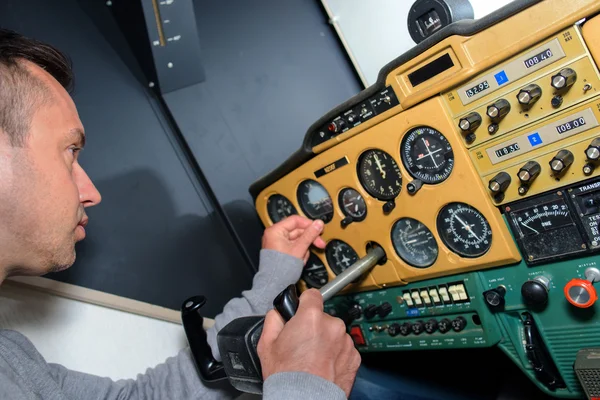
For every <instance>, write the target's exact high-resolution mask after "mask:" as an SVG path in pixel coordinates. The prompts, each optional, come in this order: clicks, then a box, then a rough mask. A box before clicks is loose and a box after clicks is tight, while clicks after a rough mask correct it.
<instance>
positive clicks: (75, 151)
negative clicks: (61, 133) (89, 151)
mask: <svg viewBox="0 0 600 400" xmlns="http://www.w3.org/2000/svg"><path fill="white" fill-rule="evenodd" d="M69 151H70V152H71V153H72V154H73V155H74V156H77V154H79V152H80V151H81V147H75V146H73V147H69Z"/></svg>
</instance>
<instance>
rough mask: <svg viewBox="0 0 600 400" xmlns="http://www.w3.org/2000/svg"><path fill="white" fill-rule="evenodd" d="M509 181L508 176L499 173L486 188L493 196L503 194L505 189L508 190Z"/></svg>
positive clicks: (504, 173)
mask: <svg viewBox="0 0 600 400" xmlns="http://www.w3.org/2000/svg"><path fill="white" fill-rule="evenodd" d="M511 180H512V179H511V177H510V175H509V174H507V173H506V172H499V173H498V174H497V175H496V176H494V177H493V178H492V179H491V180H490V183H489V185H488V188H489V189H490V191H491V192H492V193H493V194H494V195H497V194H500V193H504V192H505V191H506V189H508V186H509V185H510V181H511Z"/></svg>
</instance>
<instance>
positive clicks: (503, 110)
mask: <svg viewBox="0 0 600 400" xmlns="http://www.w3.org/2000/svg"><path fill="white" fill-rule="evenodd" d="M509 112H510V103H509V102H508V101H507V100H504V99H500V100H496V101H495V102H494V103H492V104H490V105H489V106H488V108H487V111H486V114H487V116H488V117H490V118H491V120H492V121H493V122H495V123H498V122H500V121H501V120H502V118H504V117H506V114H508V113H509Z"/></svg>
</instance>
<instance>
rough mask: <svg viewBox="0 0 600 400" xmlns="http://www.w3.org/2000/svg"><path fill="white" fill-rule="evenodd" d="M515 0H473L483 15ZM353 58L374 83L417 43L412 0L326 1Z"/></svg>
mask: <svg viewBox="0 0 600 400" xmlns="http://www.w3.org/2000/svg"><path fill="white" fill-rule="evenodd" d="M511 1H512V0H495V1H491V0H471V4H472V5H473V10H474V13H475V18H481V17H483V16H485V15H487V14H489V13H491V12H492V11H495V10H497V9H498V8H500V7H502V6H504V5H506V4H508V3H510V2H511ZM322 2H323V5H324V6H325V9H326V10H327V12H328V14H329V17H330V22H331V23H332V24H333V25H334V27H335V28H336V30H337V32H338V34H339V35H340V38H341V39H342V41H343V42H344V45H345V46H346V50H347V51H348V53H349V54H350V57H351V58H352V59H353V62H354V65H355V68H356V69H357V71H358V73H359V75H360V76H361V79H362V80H363V84H364V85H365V87H366V86H369V85H372V84H373V83H374V82H375V81H376V80H377V74H378V73H379V70H380V69H381V68H382V67H383V66H384V65H385V64H387V63H388V62H390V61H392V60H393V59H394V58H396V57H398V56H400V55H401V54H402V53H404V52H406V51H407V50H409V49H410V48H411V47H413V46H414V45H415V43H414V42H413V40H412V38H411V37H410V34H409V33H408V28H407V24H406V20H407V17H408V11H409V10H410V7H411V6H412V5H413V3H414V1H412V0H368V1H364V0H322Z"/></svg>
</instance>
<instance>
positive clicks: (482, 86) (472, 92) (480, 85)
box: [465, 81, 490, 98]
mask: <svg viewBox="0 0 600 400" xmlns="http://www.w3.org/2000/svg"><path fill="white" fill-rule="evenodd" d="M489 88H490V84H489V83H488V81H483V82H481V83H478V84H477V85H475V86H473V87H472V88H469V89H467V90H465V94H466V95H467V97H468V98H471V97H473V96H475V95H476V94H478V93H481V92H483V91H484V90H487V89H489Z"/></svg>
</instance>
